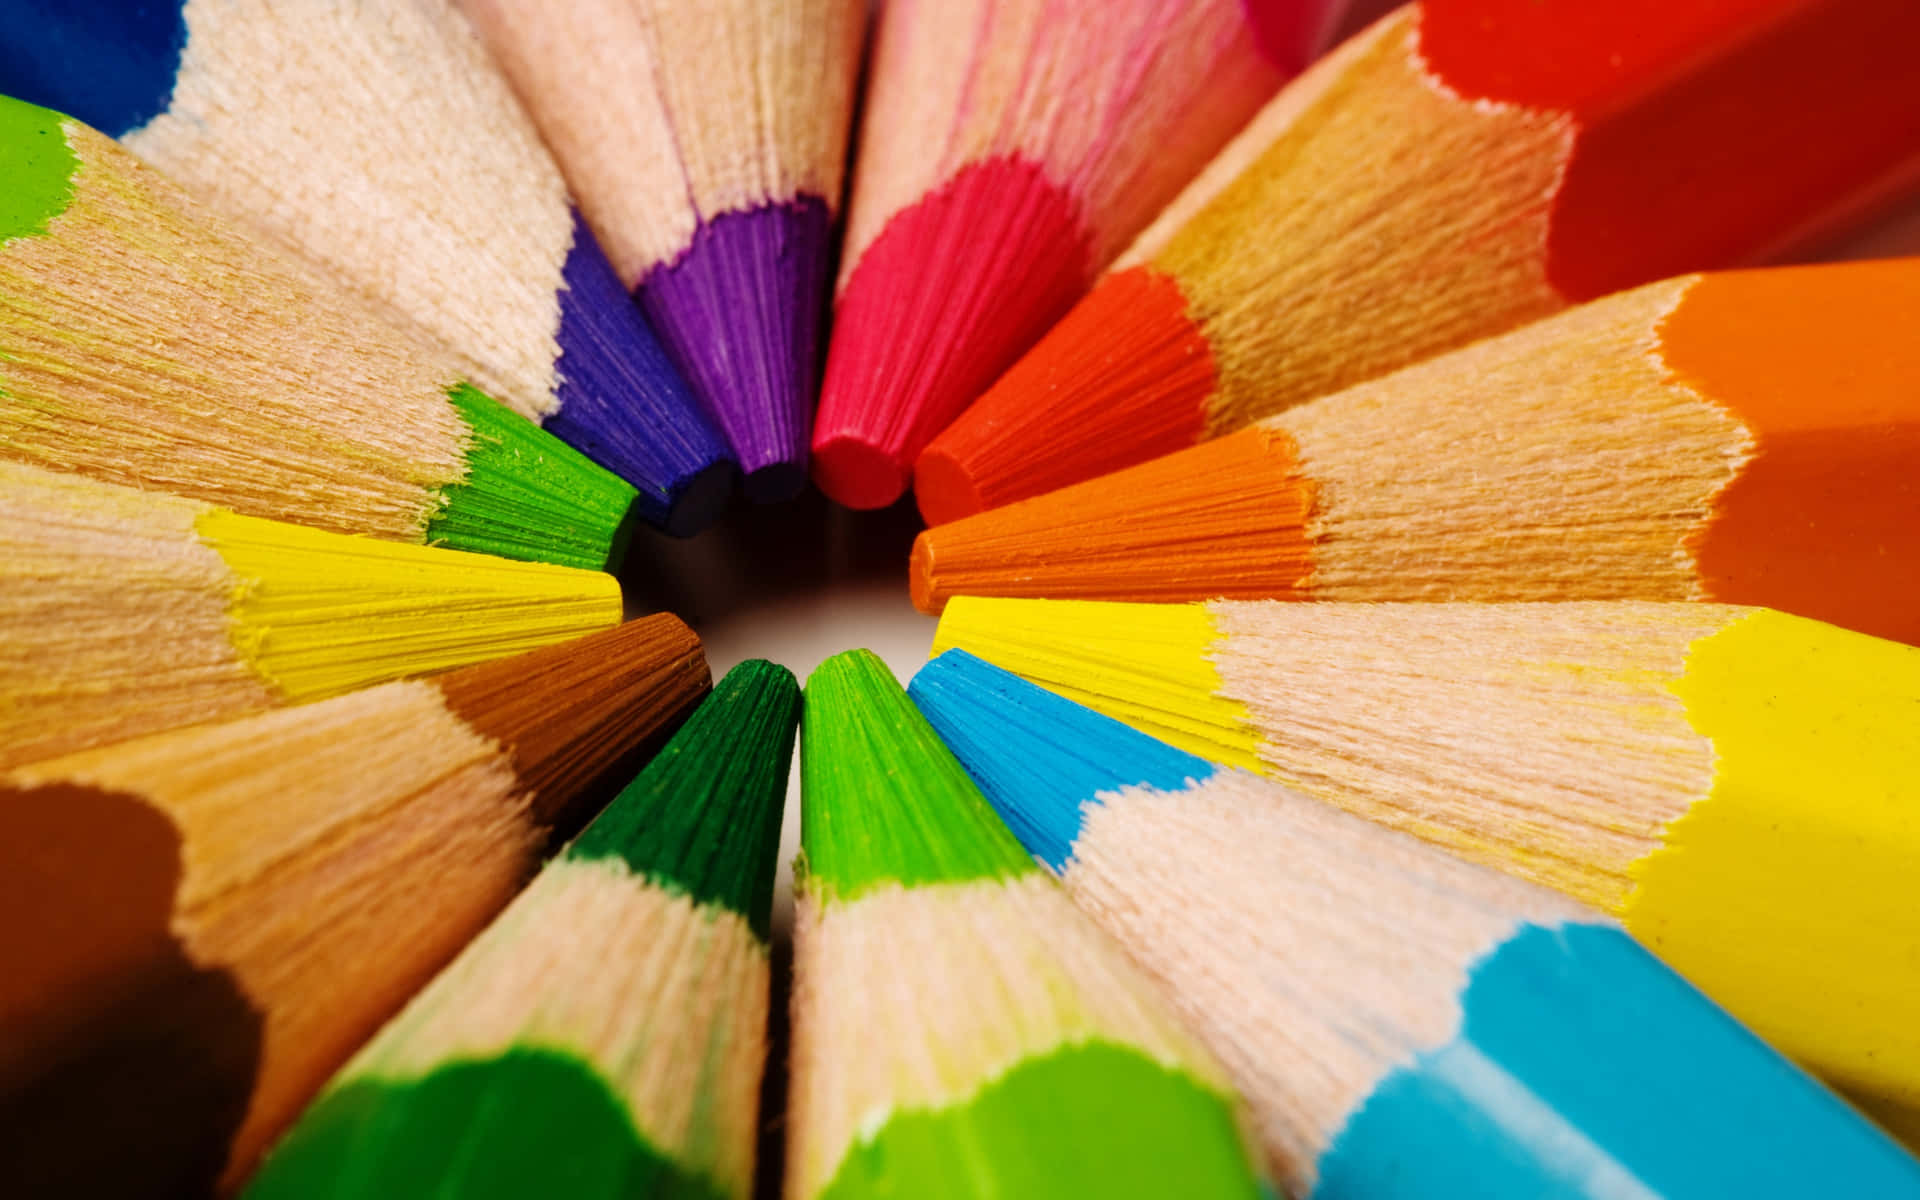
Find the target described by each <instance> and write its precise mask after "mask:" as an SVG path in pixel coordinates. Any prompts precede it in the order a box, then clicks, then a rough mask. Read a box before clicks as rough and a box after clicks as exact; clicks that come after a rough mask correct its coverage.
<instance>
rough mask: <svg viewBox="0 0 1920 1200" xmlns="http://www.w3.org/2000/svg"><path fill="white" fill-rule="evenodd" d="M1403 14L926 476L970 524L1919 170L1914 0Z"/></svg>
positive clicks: (1123, 271)
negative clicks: (971, 517) (1911, 53)
mask: <svg viewBox="0 0 1920 1200" xmlns="http://www.w3.org/2000/svg"><path fill="white" fill-rule="evenodd" d="M1550 11H1551V12H1552V15H1551V16H1550V17H1549V16H1546V15H1545V14H1546V13H1547V12H1549V9H1548V8H1547V7H1543V6H1540V5H1536V4H1532V3H1529V2H1527V0H1430V2H1427V3H1418V4H1410V5H1407V6H1406V7H1404V8H1402V9H1400V10H1398V11H1396V12H1395V13H1394V14H1392V15H1390V16H1388V17H1386V18H1384V19H1382V20H1381V21H1380V22H1379V23H1378V24H1376V25H1375V26H1374V27H1372V28H1371V29H1369V30H1367V31H1366V32H1365V33H1363V34H1361V35H1359V36H1357V37H1355V38H1353V39H1352V40H1350V41H1349V42H1348V43H1346V44H1345V45H1343V46H1342V47H1340V48H1339V49H1338V50H1336V51H1335V53H1334V54H1333V55H1331V56H1330V57H1329V58H1327V59H1325V60H1323V61H1322V63H1320V64H1318V65H1317V66H1316V67H1315V68H1313V69H1312V70H1311V71H1309V72H1308V73H1307V75H1305V76H1303V77H1302V78H1301V79H1300V80H1299V81H1297V82H1296V83H1295V84H1294V85H1293V86H1291V87H1290V88H1288V89H1287V90H1286V91H1284V92H1283V93H1282V94H1281V95H1280V96H1279V97H1277V98H1276V99H1275V100H1273V101H1272V102H1271V103H1270V104H1269V105H1268V107H1267V108H1266V109H1265V110H1264V111H1263V112H1262V113H1261V114H1260V115H1259V116H1258V117H1256V118H1255V119H1254V120H1253V121H1252V122H1251V123H1250V124H1249V125H1248V127H1247V129H1246V131H1245V132H1243V133H1242V134H1241V136H1240V137H1239V138H1238V139H1237V140H1236V141H1235V142H1234V143H1233V144H1232V145H1230V146H1229V147H1228V148H1227V149H1226V150H1225V151H1223V152H1222V154H1221V155H1220V158H1219V159H1218V160H1216V162H1215V163H1214V164H1213V165H1212V166H1211V167H1209V168H1208V170H1207V171H1206V172H1204V173H1203V174H1202V175H1201V176H1200V178H1199V179H1197V180H1196V181H1195V182H1194V183H1193V184H1192V185H1191V186H1190V187H1189V188H1188V189H1187V191H1186V192H1184V193H1182V195H1181V196H1180V197H1179V198H1178V199H1176V200H1175V201H1174V202H1173V203H1172V204H1171V205H1170V206H1169V207H1168V209H1167V211H1166V212H1165V213H1164V214H1163V215H1162V216H1161V218H1160V219H1159V220H1158V221H1156V223H1155V225H1154V226H1153V227H1152V228H1150V229H1149V230H1148V231H1147V232H1146V233H1144V234H1143V235H1142V236H1141V238H1140V239H1139V240H1138V241H1137V242H1136V243H1135V244H1134V246H1133V247H1132V248H1131V249H1130V250H1129V251H1128V253H1127V254H1125V255H1123V256H1122V258H1121V259H1120V261H1119V262H1118V263H1117V264H1116V267H1115V269H1114V271H1113V272H1112V273H1110V274H1109V275H1108V276H1107V277H1106V278H1105V279H1103V280H1102V281H1101V282H1100V283H1099V284H1098V285H1096V286H1095V287H1094V288H1093V290H1092V291H1091V292H1090V293H1089V294H1088V296H1087V298H1086V299H1085V300H1084V301H1083V302H1082V303H1081V304H1080V305H1079V306H1078V307H1077V308H1076V309H1075V310H1074V311H1073V312H1072V313H1070V314H1068V315H1067V316H1066V317H1065V318H1064V319H1063V320H1062V321H1061V322H1060V323H1059V324H1058V325H1057V326H1056V327H1055V328H1054V330H1053V331H1052V332H1051V333H1049V334H1048V336H1047V337H1046V339H1044V340H1043V341H1041V342H1040V343H1039V344H1038V345H1037V346H1035V348H1034V349H1033V351H1032V352H1031V353H1030V354H1028V355H1027V356H1026V357H1025V358H1024V359H1022V361H1021V362H1020V363H1019V364H1017V365H1015V366H1014V367H1013V368H1012V369H1011V370H1009V371H1008V372H1007V373H1006V374H1005V376H1004V377H1003V378H1001V379H1000V381H999V382H998V383H996V384H995V385H994V387H993V389H992V391H991V392H989V393H988V394H987V395H986V396H985V397H983V398H982V399H981V401H980V402H979V403H978V404H976V405H975V406H974V407H973V408H972V409H971V410H970V411H969V412H968V413H967V414H966V416H965V417H964V418H962V419H961V420H960V421H958V422H956V423H955V425H954V426H953V428H952V429H951V430H949V431H948V432H947V433H946V434H945V435H943V436H942V437H941V438H940V439H939V441H938V442H936V443H935V444H934V445H933V446H931V447H929V449H928V451H927V453H926V455H924V456H923V460H922V465H921V466H920V467H919V468H917V473H918V474H919V475H920V478H921V480H922V485H921V488H920V501H921V507H922V511H923V512H924V513H925V515H926V516H927V518H928V520H930V521H934V522H939V521H947V520H953V519H956V518H959V517H962V516H966V515H968V514H970V513H973V512H977V511H979V510H980V509H982V508H985V507H994V506H998V505H1003V504H1007V503H1011V502H1013V501H1016V500H1019V499H1022V498H1024V497H1027V496H1033V495H1037V494H1040V493H1042V492H1045V491H1048V490H1051V489H1054V488H1058V487H1062V486H1065V485H1067V484H1070V483H1074V482H1077V481H1079V480H1083V479H1087V478H1090V477H1093V476H1095V475H1099V474H1102V473H1104V472H1109V471H1114V470H1118V469H1120V468H1122V467H1125V466H1128V465H1130V464H1133V463H1138V462H1141V461H1143V460H1145V459H1148V458H1151V457H1153V456H1154V455H1156V454H1165V453H1170V452H1172V451H1174V450H1177V449H1179V448H1180V447H1182V446H1187V445H1191V444H1193V443H1194V442H1196V441H1200V440H1203V439H1206V438H1211V437H1218V436H1220V435H1221V434H1224V433H1228V432H1231V431H1233V430H1235V429H1238V428H1240V427H1242V426H1244V425H1245V424H1246V423H1247V422H1249V421H1252V420H1255V419H1257V418H1260V417H1265V416H1269V415H1271V414H1273V413H1276V412H1280V411H1282V410H1284V409H1287V408H1290V407H1292V406H1294V405H1296V404H1300V403H1302V402H1304V401H1307V400H1310V399H1312V398H1313V397H1315V396H1319V395H1324V394H1326V393H1328V392H1332V391H1336V390H1338V389H1340V388H1344V387H1350V386H1352V385H1354V384H1356V383H1359V382H1360V381H1362V380H1366V379H1370V378H1373V377H1376V376H1379V375H1382V374H1384V373H1386V372H1388V371H1390V370H1393V369H1396V368H1399V367H1402V366H1405V365H1407V364H1410V363H1413V362H1416V361H1419V360H1420V359H1423V358H1426V357H1428V356H1430V355H1433V354H1436V353H1440V352H1444V351H1447V350H1451V349H1453V348H1455V347H1458V346H1462V345H1466V344H1467V343H1469V342H1472V341H1474V340H1476V339H1480V338H1484V337H1487V336H1490V335H1493V334H1497V333H1500V332H1503V331H1505V330H1508V329H1512V328H1514V327H1516V326H1518V325H1520V324H1522V323H1523V322H1526V321H1530V320H1534V319H1537V318H1539V317H1542V316H1544V315H1547V314H1549V313H1553V312H1556V311H1559V310H1560V309H1563V308H1565V307H1566V306H1568V305H1569V304H1576V303H1581V302H1584V301H1588V300H1592V299H1594V298H1596V297H1599V296H1602V295H1605V294H1607V293H1609V292H1613V291H1616V290H1619V289H1622V288H1626V287H1632V286H1636V285H1638V284H1642V283H1645V282H1647V281H1649V280H1653V279H1658V278H1661V277H1663V276H1669V275H1673V274H1676V273H1679V272H1683V271H1697V270H1703V269H1715V268H1725V267H1734V266H1742V265H1746V264H1749V263H1754V262H1760V261H1767V260H1770V259H1777V258H1779V257H1781V256H1782V255H1784V254H1786V253H1789V252H1792V251H1798V250H1803V249H1805V248H1806V247H1808V246H1809V245H1811V244H1813V243H1814V242H1815V241H1816V240H1817V239H1821V238H1824V237H1827V236H1829V235H1831V234H1833V233H1834V232H1836V231H1837V230H1838V229H1839V228H1840V227H1841V226H1843V225H1845V224H1847V223H1849V222H1850V221H1851V220H1852V219H1853V218H1855V217H1858V216H1860V215H1861V214H1863V213H1864V212H1865V211H1866V210H1868V209H1871V208H1873V207H1876V206H1878V204H1879V202H1881V201H1883V200H1888V199H1892V198H1893V197H1895V196H1897V195H1898V194H1900V193H1902V192H1903V191H1906V190H1909V189H1910V188H1911V186H1912V185H1913V184H1914V182H1915V181H1916V180H1920V82H1916V80H1915V78H1914V74H1913V72H1912V70H1911V69H1910V68H1911V63H1910V62H1909V61H1908V54H1907V47H1909V46H1911V45H1913V44H1914V43H1915V41H1916V39H1920V9H1916V8H1915V7H1914V6H1913V5H1911V4H1907V3H1905V2H1904V0H1733V2H1731V3H1719V2H1717V0H1688V2H1686V3H1679V4H1669V3H1666V2H1665V0H1631V2H1628V3H1614V4H1594V5H1583V6H1580V11H1578V12H1573V11H1571V10H1567V11H1562V9H1561V8H1559V7H1555V8H1552V9H1551V10H1550Z"/></svg>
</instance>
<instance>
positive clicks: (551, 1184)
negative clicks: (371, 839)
mask: <svg viewBox="0 0 1920 1200" xmlns="http://www.w3.org/2000/svg"><path fill="white" fill-rule="evenodd" d="M799 718H800V689H799V686H798V685H797V684H796V683H795V682H794V679H793V676H792V675H791V674H790V673H789V672H788V671H787V670H786V669H785V668H784V667H777V666H774V665H773V664H772V663H768V662H749V663H743V664H741V665H740V666H738V667H735V668H734V669H733V670H732V671H730V672H728V673H727V676H726V678H724V679H722V680H721V681H720V683H719V684H718V685H717V686H716V687H715V688H714V690H713V694H712V695H711V696H709V697H708V698H707V699H706V700H705V701H704V702H703V703H702V704H701V706H700V707H699V708H698V709H697V710H695V712H694V714H693V716H692V717H690V718H689V719H688V721H687V723H686V724H685V725H684V726H682V727H681V729H680V731H679V732H678V733H677V734H675V735H674V737H673V739H672V740H671V741H670V742H668V743H667V745H666V747H665V748H664V749H663V750H661V752H660V754H659V755H658V756H657V757H656V758H655V759H654V760H653V761H652V762H651V763H650V764H649V765H648V766H647V767H646V769H645V770H644V771H642V772H641V773H640V775H639V777H638V778H636V779H635V780H634V781H633V782H632V783H631V784H629V785H628V786H627V787H626V788H625V789H624V790H622V791H621V792H620V793H619V794H618V795H617V796H615V797H614V799H613V801H612V802H611V803H610V804H609V805H608V806H607V808H606V811H604V812H603V813H601V814H600V816H599V817H598V818H596V819H595V821H594V822H593V824H591V825H589V826H588V827H587V829H586V831H585V832H583V833H582V834H581V835H580V836H579V837H578V838H577V839H575V840H574V842H573V843H572V844H571V845H570V846H568V847H567V849H566V850H565V851H564V852H563V853H562V854H561V855H560V856H559V857H558V858H556V859H554V860H553V861H552V862H551V863H549V864H547V866H546V867H545V868H544V869H543V870H542V871H541V872H540V874H539V876H538V877H537V878H535V879H534V881H533V882H532V883H531V884H530V885H529V886H528V887H527V890H526V891H524V892H522V893H521V894H520V895H519V897H518V898H516V899H515V900H514V902H513V903H512V904H510V905H508V906H507V908H506V911H504V912H503V913H501V914H500V916H499V917H498V918H497V919H496V920H495V921H494V923H493V924H492V925H491V926H489V927H488V928H487V930H486V932H484V933H482V934H481V935H480V936H479V937H478V938H476V939H475V940H474V941H473V943H472V944H470V945H469V946H468V947H467V948H466V949H465V950H464V951H462V952H461V953H460V956H459V957H458V958H456V959H454V961H453V962H452V963H451V964H450V965H449V966H448V967H447V968H446V969H445V970H444V971H442V972H441V973H440V975H439V976H438V977H436V978H435V979H434V981H433V982H432V983H430V984H428V985H427V987H426V988H425V989H424V990H423V991H422V992H421V993H420V994H419V995H417V996H415V997H414V998H413V1000H412V1001H411V1002H409V1003H408V1005H407V1007H406V1008H405V1009H403V1010H402V1011H401V1012H400V1014H399V1015H398V1016H396V1017H395V1018H394V1019H393V1020H391V1021H389V1022H388V1023H387V1025H386V1027H385V1028H384V1029H382V1030H381V1031H380V1033H379V1034H378V1035H376V1036H375V1037H374V1038H373V1040H372V1041H370V1042H369V1043H367V1045H366V1047H365V1048H364V1049H362V1050H361V1051H360V1053H359V1054H358V1055H356V1056H355V1057H354V1059H353V1061H351V1062H350V1063H348V1064H347V1066H346V1067H345V1068H344V1069H342V1070H341V1072H340V1073H339V1074H338V1075H336V1076H335V1077H334V1078H333V1080H332V1082H331V1083H329V1084H328V1085H327V1087H326V1090H325V1091H323V1092H321V1094H320V1097H319V1099H318V1100H316V1101H315V1102H314V1104H313V1105H312V1107H310V1108H309V1109H308V1110H307V1111H306V1113H305V1115H304V1116H302V1117H301V1119H300V1121H299V1122H298V1123H297V1124H296V1125H294V1127H293V1129H292V1130H291V1131H290V1132H289V1133H288V1134H287V1136H286V1137H285V1138H284V1139H283V1140H282V1141H281V1142H280V1144H279V1145H278V1146H277V1147H276V1148H275V1149H274V1150H273V1151H272V1153H271V1154H270V1155H269V1156H268V1158H267V1160H266V1162H265V1164H264V1165H263V1166H262V1168H261V1170H260V1172H259V1173H258V1174H257V1175H256V1176H255V1177H254V1179H253V1181H252V1183H251V1184H250V1185H249V1186H248V1188H247V1193H246V1194H247V1195H248V1196H249V1197H251V1198H255V1200H269V1198H273V1197H281V1196H288V1197H292V1196H299V1197H319V1196H337V1197H343V1198H344V1197H362V1196H374V1195H377V1196H402V1195H419V1194H422V1193H424V1192H437V1193H438V1194H443V1195H459V1196H464V1197H478V1196H503V1197H505V1196H532V1195H542V1194H550V1195H565V1196H570V1197H576V1198H579V1200H589V1198H592V1197H607V1198H613V1197H624V1196H685V1197H708V1196H711V1197H730V1198H735V1200H745V1198H746V1197H747V1196H749V1195H751V1193H752V1184H753V1164H754V1145H755V1139H756V1137H757V1135H758V1129H757V1118H758V1113H759V1102H760V1076H761V1071H762V1069H763V1067H764V1065H765V1062H766V1050H767V1048H766V1027H767V1001H768V986H769V978H768V960H767V932H768V917H769V911H770V909H771V907H772V904H773V873H774V865H775V858H776V853H777V851H778V849H779V841H780V814H781V809H782V806H783V803H784V801H785V798H786V785H787V769H788V766H789V763H790V762H791V759H792V756H793V734H794V729H795V727H796V725H797V724H798V722H799Z"/></svg>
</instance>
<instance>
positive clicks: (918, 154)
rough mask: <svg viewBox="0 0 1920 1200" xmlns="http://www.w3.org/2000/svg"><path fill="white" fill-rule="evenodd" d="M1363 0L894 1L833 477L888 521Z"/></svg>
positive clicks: (833, 431) (822, 477)
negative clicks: (1006, 376) (937, 458)
mask: <svg viewBox="0 0 1920 1200" xmlns="http://www.w3.org/2000/svg"><path fill="white" fill-rule="evenodd" d="M1344 7H1345V0H892V2H891V3H890V4H888V5H887V6H886V8H885V9H884V11H883V13H882V15H881V20H880V27H879V31H878V35H877V42H876V49H875V54H874V60H873V71H872V82H871V84H870V85H869V88H868V95H867V101H866V113H867V116H866V128H865V132H864V134H863V136H862V140H861V146H860V156H859V167H858V170H857V172H856V175H855V179H854V190H853V199H852V202H851V208H850V211H849V215H848V225H847V238H846V246H845V250H844V254H843V259H842V267H841V275H840V281H839V292H838V298H837V302H836V312H835V326H834V333H833V340H832V343H831V346H830V349H829V351H828V357H827V378H826V384H825V390H824V392H823V394H822V398H821V403H820V412H819V414H818V416H817V418H816V421H815V427H814V438H813V454H814V466H813V473H814V478H815V480H816V481H817V482H818V483H819V484H820V487H821V488H822V490H824V491H825V492H826V493H827V494H828V495H829V496H831V497H832V498H834V499H835V500H838V501H839V502H840V503H842V504H845V505H848V506H849V507H853V508H878V507H882V506H884V505H887V504H890V503H892V502H893V501H894V500H896V499H898V498H899V496H900V495H901V493H902V492H903V491H905V489H906V486H907V483H908V478H909V472H910V466H911V464H912V462H913V460H914V457H915V455H917V454H918V453H919V451H920V448H921V447H922V446H924V445H925V444H926V443H927V442H928V441H929V440H931V439H932V437H933V435H934V434H936V433H938V432H939V431H940V429H941V428H942V427H943V426H945V425H946V424H947V422H949V421H951V420H952V419H953V418H954V417H955V416H957V415H959V413H960V411H961V410H962V409H963V408H965V407H966V406H967V404H968V403H970V402H971V401H972V400H973V399H974V397H975V396H977V395H978V394H979V393H980V392H982V391H983V390H985V389H986V387H987V385H988V384H990V383H992V382H993V380H994V379H995V378H996V377H997V376H998V375H999V373H1000V372H1001V371H1002V370H1003V369H1005V368H1006V367H1007V366H1008V365H1010V364H1011V362H1012V361H1013V359H1014V358H1016V357H1017V356H1018V355H1019V354H1020V353H1021V351H1023V350H1024V349H1025V348H1026V347H1027V346H1029V345H1031V344H1032V342H1033V341H1034V340H1035V339H1036V338H1038V337H1039V335H1040V334H1041V333H1042V332H1044V331H1045V330H1046V328H1047V326H1048V325H1050V324H1051V323H1052V322H1053V321H1054V320H1055V319H1056V318H1058V317H1059V316H1061V315H1062V314H1063V313H1064V312H1065V311H1066V309H1067V308H1068V306H1070V305H1071V304H1072V303H1073V302H1074V300H1076V299H1077V298H1078V297H1079V296H1080V295H1081V293H1082V292H1084V291H1085V290H1086V288H1087V286H1088V284H1089V283H1090V282H1091V281H1092V279H1093V277H1094V276H1095V275H1096V274H1097V273H1098V272H1099V271H1100V269H1101V268H1102V267H1104V266H1105V265H1106V264H1107V262H1108V261H1109V260H1110V259H1111V258H1112V257H1113V256H1114V255H1115V254H1117V253H1118V252H1119V251H1120V250H1121V249H1122V248H1123V247H1124V246H1125V245H1126V243H1127V242H1128V240H1129V239H1131V238H1132V237H1133V235H1134V234H1135V233H1137V232H1139V230H1140V229H1141V228H1142V227H1143V226H1144V225H1145V224H1146V223H1147V222H1148V221H1149V220H1151V219H1152V218H1153V216H1154V214H1155V213H1156V212H1158V211H1159V209H1160V208H1161V206H1163V205H1164V204H1166V203H1167V201H1169V200H1171V199H1172V198H1173V196H1174V194H1175V193H1176V192H1177V191H1178V190H1179V189H1180V187H1181V186H1183V185H1184V184H1185V183H1186V182H1187V180H1188V179H1189V178H1190V177H1191V176H1192V175H1193V174H1194V173H1195V172H1197V171H1198V170H1199V169H1200V168H1201V167H1202V166H1203V165H1204V164H1205V163H1206V162H1207V160H1208V158H1209V157H1210V156H1211V155H1212V154H1213V152H1214V151H1215V150H1217V149H1219V147H1220V146H1221V145H1222V144H1224V143H1225V142H1226V140H1227V139H1228V138H1230V137H1231V136H1232V135H1233V134H1234V132H1235V131H1237V130H1238V129H1239V127H1240V126H1241V124H1242V123H1244V122H1245V121H1246V120H1247V118H1249V117H1250V116H1251V115H1252V114H1253V112H1254V111H1255V110H1256V109H1257V108H1258V107H1259V106H1260V104H1261V103H1263V102H1264V101H1265V100H1266V98H1267V97H1268V96H1270V95H1271V94H1272V93H1273V92H1274V91H1275V90H1276V89H1277V88H1278V87H1279V85H1280V84H1281V82H1283V81H1284V80H1285V79H1286V78H1287V77H1288V76H1290V75H1292V74H1294V73H1295V72H1297V71H1298V70H1299V69H1300V68H1301V67H1302V66H1303V65H1304V64H1305V63H1306V62H1307V61H1308V60H1309V59H1311V58H1312V56H1313V55H1314V53H1315V52H1316V51H1317V50H1318V49H1319V48H1320V46H1321V45H1322V44H1323V43H1324V42H1325V41H1326V39H1327V36H1328V35H1329V33H1330V32H1331V31H1332V29H1333V27H1334V26H1335V24H1337V22H1338V20H1339V16H1340V13H1341V11H1342V10H1343V9H1344Z"/></svg>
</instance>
